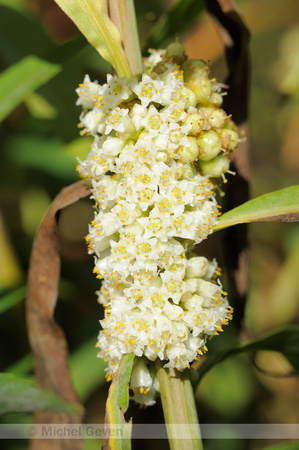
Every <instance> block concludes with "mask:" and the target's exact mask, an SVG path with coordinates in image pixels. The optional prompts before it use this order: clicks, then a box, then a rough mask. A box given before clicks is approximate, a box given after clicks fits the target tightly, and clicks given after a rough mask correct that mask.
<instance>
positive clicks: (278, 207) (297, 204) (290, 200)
mask: <svg viewBox="0 0 299 450" xmlns="http://www.w3.org/2000/svg"><path fill="white" fill-rule="evenodd" d="M259 221H264V222H272V221H281V222H295V221H299V185H297V186H290V187H287V188H284V189H280V190H279V191H274V192H270V193H269V194H265V195H261V196H260V197H257V198H254V199H252V200H249V201H248V202H246V203H244V204H243V205H240V206H238V207H237V208H234V209H232V210H231V211H228V212H227V213H224V214H223V215H222V216H220V218H219V222H218V224H217V225H216V226H214V227H213V229H214V231H218V230H222V229H223V228H227V227H231V226H233V225H238V224H240V223H249V222H259Z"/></svg>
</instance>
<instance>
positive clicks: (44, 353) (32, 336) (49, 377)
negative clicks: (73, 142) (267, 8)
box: [26, 181, 90, 450]
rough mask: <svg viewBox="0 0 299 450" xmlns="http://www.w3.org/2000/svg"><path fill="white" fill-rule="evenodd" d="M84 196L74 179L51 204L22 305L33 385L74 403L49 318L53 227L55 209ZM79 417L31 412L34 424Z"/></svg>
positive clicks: (64, 442)
mask: <svg viewBox="0 0 299 450" xmlns="http://www.w3.org/2000/svg"><path fill="white" fill-rule="evenodd" d="M89 193H90V191H89V189H88V188H87V187H86V186H85V184H84V183H83V182H82V181H79V182H77V183H74V184H72V185H71V186H68V187H66V188H64V189H62V191H61V192H60V193H59V194H58V195H57V197H56V198H55V199H54V201H53V202H52V204H51V206H50V208H49V210H48V212H47V213H46V215H45V218H44V220H43V222H42V224H41V227H40V229H39V231H38V233H37V236H36V239H35V242H34V244H33V249H32V254H31V260H30V267H29V275H28V297H27V304H26V309H27V311H26V313H27V326H28V335H29V341H30V345H31V348H32V352H33V355H34V361H35V374H36V378H37V384H38V386H39V387H41V388H43V389H45V390H47V391H49V392H53V393H55V394H56V395H59V396H60V397H61V398H63V399H64V400H67V401H70V402H74V403H77V404H78V405H80V402H79V400H78V398H77V395H76V393H75V391H74V389H73V386H72V382H71V379H70V371H69V364H68V349H67V342H66V339H65V336H64V333H63V331H62V330H61V328H60V327H59V326H58V325H57V323H56V322H55V320H54V318H53V314H54V309H55V305H56V301H57V296H58V284H59V275H60V257H59V243H58V227H57V225H58V217H59V212H60V210H62V209H63V208H65V207H66V206H69V205H71V204H72V203H75V202H76V201H77V200H79V199H81V198H83V197H86V196H87V195H89ZM82 416H83V407H82V412H81V414H78V415H72V416H70V415H67V414H64V413H57V412H51V411H49V412H37V413H36V415H35V423H46V424H49V425H50V424H55V423H60V424H72V423H80V422H81V420H82ZM31 448H32V449H34V450H35V449H39V450H40V449H47V450H48V449H54V448H55V450H57V449H63V450H66V449H72V450H79V449H81V448H82V443H81V441H80V440H77V439H75V440H68V439H61V440H59V439H54V440H52V439H45V440H40V439H38V440H33V441H32V444H31Z"/></svg>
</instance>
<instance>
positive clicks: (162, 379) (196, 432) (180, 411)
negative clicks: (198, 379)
mask: <svg viewBox="0 0 299 450" xmlns="http://www.w3.org/2000/svg"><path fill="white" fill-rule="evenodd" d="M156 368H157V375H158V380H159V384H160V392H161V400H162V407H163V413H164V418H165V423H166V428H167V434H168V439H169V445H170V449H171V450H202V448H203V447H202V442H201V434H200V428H199V424H198V417H197V411H196V405H195V399H194V394H193V389H192V385H191V382H190V372H189V370H188V369H186V370H184V371H183V372H179V371H178V370H176V369H163V362H161V361H160V360H159V359H157V360H156Z"/></svg>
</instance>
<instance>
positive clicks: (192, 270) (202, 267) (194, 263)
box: [185, 256, 208, 278]
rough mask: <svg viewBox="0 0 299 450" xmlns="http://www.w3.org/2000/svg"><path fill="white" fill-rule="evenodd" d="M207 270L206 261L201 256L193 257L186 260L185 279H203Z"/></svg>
mask: <svg viewBox="0 0 299 450" xmlns="http://www.w3.org/2000/svg"><path fill="white" fill-rule="evenodd" d="M207 268H208V260H207V258H205V257H203V256H195V257H193V258H190V259H189V260H188V267H187V269H186V272H185V276H186V278H198V277H204V276H205V274H206V271H207Z"/></svg>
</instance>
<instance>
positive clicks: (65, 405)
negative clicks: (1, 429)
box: [0, 373, 79, 414]
mask: <svg viewBox="0 0 299 450" xmlns="http://www.w3.org/2000/svg"><path fill="white" fill-rule="evenodd" d="M35 411H60V412H64V413H66V414H77V413H78V412H79V407H78V405H75V404H73V403H69V402H66V401H65V400H63V399H61V398H60V397H57V396H56V395H54V394H51V393H50V392H46V391H43V390H42V389H39V388H38V387H37V386H36V385H35V384H34V382H33V381H31V380H28V379H24V378H19V377H17V376H15V375H13V374H9V373H1V374H0V414H11V413H33V412H35Z"/></svg>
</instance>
